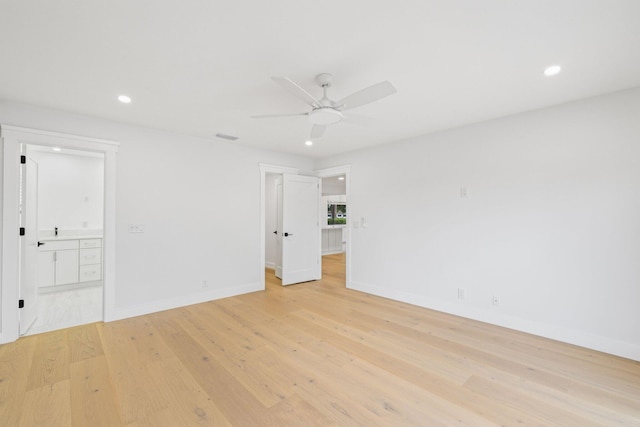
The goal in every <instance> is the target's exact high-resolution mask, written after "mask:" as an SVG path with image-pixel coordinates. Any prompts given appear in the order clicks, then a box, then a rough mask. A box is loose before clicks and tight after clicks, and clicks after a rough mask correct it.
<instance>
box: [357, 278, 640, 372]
mask: <svg viewBox="0 0 640 427" xmlns="http://www.w3.org/2000/svg"><path fill="white" fill-rule="evenodd" d="M347 287H348V288H349V289H353V290H355V291H360V292H365V293H367V294H371V295H377V296H380V297H384V298H389V299H392V300H395V301H400V302H404V303H407V304H412V305H416V306H419V307H424V308H428V309H430V310H436V311H441V312H444V313H449V314H453V315H455V316H460V317H464V318H467V319H473V320H477V321H480V322H485V323H490V324H492V325H497V326H502V327H505V328H509V329H514V330H516V331H520V332H525V333H529V334H532V335H537V336H541V337H545V338H550V339H553V340H556V341H561V342H564V343H568V344H573V345H577V346H580V347H585V348H589V349H592V350H596V351H602V352H605V353H609V354H613V355H616V356H620V357H625V358H628V359H632V360H637V361H640V345H637V344H632V343H628V342H624V341H618V340H615V339H611V338H607V337H603V336H598V335H593V334H589V333H586V332H582V331H577V330H573V329H568V328H561V327H558V326H557V325H549V324H546V323H541V322H534V321H531V320H527V319H522V318H519V317H514V316H510V315H508V314H504V313H498V312H495V311H489V310H483V309H479V308H471V307H468V306H465V305H461V304H455V303H452V302H448V301H442V300H437V299H433V298H427V297H425V296H423V295H418V294H413V293H410V292H402V291H397V290H393V289H389V288H386V287H379V286H375V285H369V284H365V283H360V282H351V283H350V284H348V285H347Z"/></svg>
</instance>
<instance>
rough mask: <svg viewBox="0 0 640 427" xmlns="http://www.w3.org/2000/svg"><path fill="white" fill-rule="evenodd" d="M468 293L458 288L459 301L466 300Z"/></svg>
mask: <svg viewBox="0 0 640 427" xmlns="http://www.w3.org/2000/svg"><path fill="white" fill-rule="evenodd" d="M466 297H467V292H466V291H465V290H464V289H463V288H458V299H465V298H466Z"/></svg>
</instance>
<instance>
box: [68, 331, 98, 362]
mask: <svg viewBox="0 0 640 427" xmlns="http://www.w3.org/2000/svg"><path fill="white" fill-rule="evenodd" d="M67 336H68V339H69V351H70V354H71V363H74V362H79V361H80V360H84V359H89V358H92V357H96V356H102V355H103V354H104V352H103V351H102V342H101V341H100V335H99V334H98V330H97V329H96V324H95V323H91V324H88V325H82V326H77V327H74V328H70V329H69V330H68V334H67Z"/></svg>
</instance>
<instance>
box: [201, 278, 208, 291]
mask: <svg viewBox="0 0 640 427" xmlns="http://www.w3.org/2000/svg"><path fill="white" fill-rule="evenodd" d="M208 287H209V284H208V283H207V281H206V280H203V281H202V289H206V288H208Z"/></svg>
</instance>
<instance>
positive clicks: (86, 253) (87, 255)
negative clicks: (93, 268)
mask: <svg viewBox="0 0 640 427" xmlns="http://www.w3.org/2000/svg"><path fill="white" fill-rule="evenodd" d="M101 263H102V249H100V248H92V249H80V265H87V264H101Z"/></svg>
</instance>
